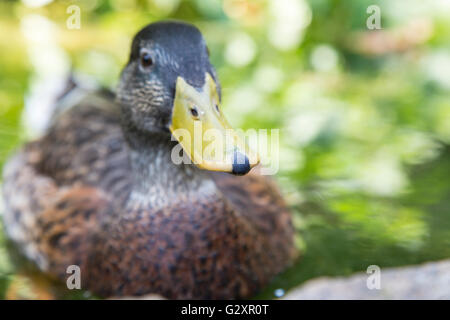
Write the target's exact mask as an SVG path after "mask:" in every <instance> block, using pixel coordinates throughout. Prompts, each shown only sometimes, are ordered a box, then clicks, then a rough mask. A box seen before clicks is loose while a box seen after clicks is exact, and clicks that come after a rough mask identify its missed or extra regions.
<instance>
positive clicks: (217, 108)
mask: <svg viewBox="0 0 450 320" xmlns="http://www.w3.org/2000/svg"><path fill="white" fill-rule="evenodd" d="M215 106H216V111H217V112H219V113H220V109H219V106H218V105H217V104H216V105H215Z"/></svg>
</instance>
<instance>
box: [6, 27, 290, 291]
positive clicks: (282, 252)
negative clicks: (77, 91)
mask: <svg viewBox="0 0 450 320" xmlns="http://www.w3.org/2000/svg"><path fill="white" fill-rule="evenodd" d="M72 87H73V86H72ZM221 99H222V98H221V86H220V82H219V80H218V77H217V73H216V71H215V69H214V67H213V66H212V64H211V62H210V59H209V50H208V48H207V45H206V42H205V40H204V38H203V36H202V34H201V32H200V31H199V29H198V28H197V27H195V26H194V25H191V24H188V23H185V22H180V21H160V22H154V23H150V24H149V25H147V26H145V27H144V28H143V29H141V30H140V31H139V32H138V33H137V34H136V35H135V37H134V38H133V40H132V44H131V50H130V55H129V60H128V63H127V64H126V65H125V67H124V68H123V71H122V72H121V74H120V80H119V84H118V85H117V88H116V90H115V92H112V91H108V90H92V91H89V92H87V93H85V94H84V95H83V97H81V98H79V99H77V102H76V103H74V104H73V105H72V106H70V108H65V109H64V110H63V111H61V112H58V113H57V115H55V116H54V117H53V120H52V123H51V125H50V126H49V128H48V129H47V130H46V132H45V133H44V134H43V135H42V136H40V137H39V138H37V139H35V140H33V141H31V142H28V143H27V144H25V145H24V146H23V147H21V149H19V150H18V151H16V153H15V154H14V155H12V156H11V157H10V159H9V160H8V161H7V163H6V164H5V166H4V170H3V188H2V190H3V198H4V205H5V212H4V217H3V219H4V225H5V234H6V235H7V237H8V239H10V241H11V242H12V243H13V244H14V246H15V247H16V248H17V250H18V251H19V252H20V253H21V255H23V256H24V257H25V258H26V259H27V261H30V262H31V263H32V264H33V265H35V266H36V267H37V268H38V269H39V272H41V273H42V274H45V275H48V276H49V277H53V278H55V279H59V281H61V283H63V282H65V281H67V278H68V276H69V275H68V268H69V267H71V266H72V267H73V266H76V267H78V268H79V270H80V278H81V279H80V282H81V288H82V289H84V290H88V291H89V292H92V293H95V294H96V295H98V296H99V297H125V296H134V297H139V296H144V295H147V294H158V295H161V296H163V297H165V298H168V299H241V298H248V297H251V296H253V295H255V294H256V293H257V292H259V291H260V290H261V289H262V288H263V287H264V286H266V285H267V284H268V283H269V282H270V281H271V280H272V279H273V277H274V276H276V275H277V274H279V273H280V272H282V271H283V270H284V269H285V268H286V267H288V266H289V265H290V264H292V262H293V261H294V260H295V258H296V257H297V256H298V252H297V249H296V248H295V245H294V228H293V225H292V215H291V212H290V210H289V208H288V206H287V204H286V202H285V201H284V199H283V197H282V195H281V193H280V190H279V188H278V186H277V185H276V183H275V181H274V180H273V179H272V178H270V177H269V176H267V175H263V174H262V173H261V170H260V168H261V164H259V162H260V160H259V155H258V154H257V153H256V152H254V151H252V149H251V148H249V147H248V145H247V143H246V142H245V139H242V138H240V137H239V136H238V135H237V134H236V132H235V131H233V129H232V128H231V126H230V125H229V123H228V122H227V121H226V119H225V116H224V114H223V111H222V110H221V103H222V102H221ZM199 128H200V129H199ZM207 130H210V131H211V130H212V131H213V132H214V135H215V136H216V138H217V139H214V140H211V141H212V142H210V144H205V143H201V142H204V134H205V133H206V132H207ZM199 133H200V134H199ZM223 141H226V142H225V143H223ZM198 142H200V143H198ZM219 142H222V143H219ZM208 148H209V149H213V151H211V152H207V149H208ZM180 154H181V155H180ZM180 159H181V160H180Z"/></svg>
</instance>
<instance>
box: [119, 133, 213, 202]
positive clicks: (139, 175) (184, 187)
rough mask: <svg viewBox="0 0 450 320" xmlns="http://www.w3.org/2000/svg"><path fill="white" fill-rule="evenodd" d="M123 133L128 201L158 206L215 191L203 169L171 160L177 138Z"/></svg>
mask: <svg viewBox="0 0 450 320" xmlns="http://www.w3.org/2000/svg"><path fill="white" fill-rule="evenodd" d="M126 137H127V140H128V143H129V145H130V163H131V171H132V179H133V188H132V192H131V203H133V204H135V203H137V202H138V203H141V204H143V205H146V206H148V205H151V206H154V207H161V206H165V205H168V204H170V203H173V202H176V201H186V199H195V198H198V197H201V196H208V195H211V194H212V193H214V192H215V184H214V183H213V181H212V179H211V178H210V176H209V174H208V172H207V171H204V170H200V169H198V168H197V167H195V166H194V165H193V164H183V163H182V164H175V163H174V161H172V158H171V156H172V150H173V148H174V147H175V146H176V145H177V142H175V141H171V136H170V133H168V132H153V133H137V132H134V133H130V132H127V133H126Z"/></svg>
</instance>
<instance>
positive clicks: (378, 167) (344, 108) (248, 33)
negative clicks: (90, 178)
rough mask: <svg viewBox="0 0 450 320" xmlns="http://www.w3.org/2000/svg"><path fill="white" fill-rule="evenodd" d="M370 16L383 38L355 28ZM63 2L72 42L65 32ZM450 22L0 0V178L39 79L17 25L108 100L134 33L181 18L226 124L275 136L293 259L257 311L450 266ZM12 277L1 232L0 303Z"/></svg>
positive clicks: (400, 7) (390, 9) (327, 8)
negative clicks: (195, 34) (295, 251)
mask: <svg viewBox="0 0 450 320" xmlns="http://www.w3.org/2000/svg"><path fill="white" fill-rule="evenodd" d="M46 2H49V3H46ZM39 4H41V5H40V6H38V5H39ZM373 4H375V5H378V6H379V8H380V10H381V27H382V29H381V30H368V28H367V26H366V20H367V18H368V17H369V15H370V14H368V13H367V12H366V10H367V8H368V7H369V6H370V5H373ZM70 5H77V6H78V7H79V8H80V10H81V11H80V12H81V28H80V29H73V30H70V29H68V28H67V27H66V22H67V19H68V17H69V16H70V14H68V13H67V12H66V10H67V8H68V7H69V6H70ZM449 16H450V4H449V2H448V1H440V0H436V1H426V2H425V1H419V0H414V1H403V0H389V1H388V0H386V1H377V0H371V1H366V0H352V1H349V0H346V1H339V0H316V1H303V0H272V1H269V0H260V1H258V0H253V1H252V0H248V1H247V0H227V1H219V0H192V1H190V0H170V1H169V0H164V1H163V0H133V1H124V0H96V1H88V0H80V1H75V0H73V1H44V0H42V1H39V0H34V1H33V0H27V1H23V2H21V1H1V2H0V17H1V18H0V19H1V20H0V165H3V163H4V161H5V160H6V159H7V157H8V155H9V154H11V152H12V151H13V150H14V149H15V148H17V147H18V146H19V145H20V144H21V143H23V142H24V141H26V140H27V139H29V138H30V137H31V136H32V132H33V128H30V127H29V125H27V122H24V121H22V119H23V110H24V105H25V101H26V98H27V97H29V95H30V91H32V90H31V89H32V87H33V83H36V82H39V79H40V78H42V77H44V76H43V75H46V68H45V63H40V61H39V59H41V60H45V57H42V56H39V55H37V54H36V52H39V50H40V47H39V46H45V44H42V43H43V42H39V41H38V40H36V39H35V35H32V36H29V35H28V36H27V32H29V31H27V30H28V29H27V28H26V27H25V26H26V25H27V24H26V21H30V18H31V19H35V21H36V19H38V21H40V20H39V19H41V20H44V21H45V23H50V24H51V25H52V30H53V32H54V36H52V37H53V38H52V39H53V45H54V46H56V47H57V48H59V49H61V50H63V52H64V54H65V55H67V57H68V58H69V61H70V64H71V68H72V69H73V71H74V72H75V73H77V74H83V75H88V76H90V78H91V79H94V80H95V81H97V82H98V83H100V84H101V85H103V86H107V87H111V88H114V86H115V85H116V84H117V80H118V76H119V73H120V70H121V68H122V66H123V65H124V64H125V62H126V59H127V55H128V52H129V51H128V50H129V45H130V41H131V38H132V36H133V34H134V33H135V32H137V31H138V30H139V29H140V28H141V27H142V26H144V25H146V24H147V23H149V22H152V21H157V20H161V19H167V18H169V19H180V20H184V21H188V22H191V23H193V24H195V25H196V26H198V27H199V28H200V30H201V31H202V32H203V34H204V36H205V38H206V41H207V43H208V46H209V49H210V52H211V60H212V62H213V64H214V65H215V66H216V68H217V71H218V74H219V78H220V80H221V82H222V86H223V109H224V112H225V114H226V115H227V117H228V118H229V120H230V122H231V123H232V124H233V125H234V126H235V127H240V128H243V129H248V128H257V129H258V128H263V129H280V146H279V161H280V164H279V171H278V173H277V176H276V177H277V179H278V181H279V184H280V186H281V188H282V190H283V193H284V194H285V197H286V199H287V201H288V202H289V204H290V206H291V207H292V209H293V213H294V224H295V228H296V230H297V239H296V243H297V246H298V247H300V248H301V250H302V252H303V254H302V258H301V259H300V260H299V262H298V263H297V264H295V265H294V266H293V267H292V268H290V269H289V270H287V271H286V272H284V273H283V274H281V275H279V276H278V277H277V278H276V279H274V281H273V282H272V284H271V285H269V286H268V287H267V288H266V289H265V290H264V291H263V292H262V293H261V294H260V295H259V296H258V297H259V298H273V297H274V292H275V290H276V289H279V288H281V289H283V290H288V289H290V288H292V287H294V286H297V285H299V284H301V283H302V282H304V281H306V280H308V279H311V278H314V277H319V276H324V275H327V276H337V275H349V274H351V273H353V272H357V271H364V270H366V268H367V267H368V266H369V265H373V264H375V265H379V266H380V267H381V268H385V267H391V266H403V265H410V264H417V263H421V262H425V261H433V260H439V259H444V258H449V257H450V212H449V210H450V94H449V92H450V19H448V17H449ZM40 32H44V31H40ZM30 37H31V40H30ZM33 37H34V38H33ZM33 41H34V42H33ZM36 43H37V44H36ZM41 49H42V48H41ZM39 66H40V67H39ZM42 66H44V67H42ZM39 68H41V70H39ZM42 69H43V70H42ZM44 78H45V77H44ZM34 111H36V110H34ZM31 112H33V110H31ZM0 221H1V220H0ZM0 230H1V229H0ZM15 277H16V268H15V267H14V266H13V265H12V264H11V263H10V261H9V258H8V255H7V254H6V249H5V246H4V239H3V236H2V233H1V231H0V299H1V298H5V297H6V292H7V288H8V285H9V284H10V283H11V281H12V280H14V279H15ZM23 297H33V296H32V294H31V293H28V296H27V293H26V290H24V293H23Z"/></svg>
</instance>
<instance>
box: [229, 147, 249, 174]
mask: <svg viewBox="0 0 450 320" xmlns="http://www.w3.org/2000/svg"><path fill="white" fill-rule="evenodd" d="M249 171H250V162H249V161H248V157H247V156H246V155H245V154H242V153H241V152H239V151H235V152H234V154H233V170H232V172H231V173H233V174H235V175H238V176H242V175H244V174H247V173H248V172H249Z"/></svg>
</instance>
